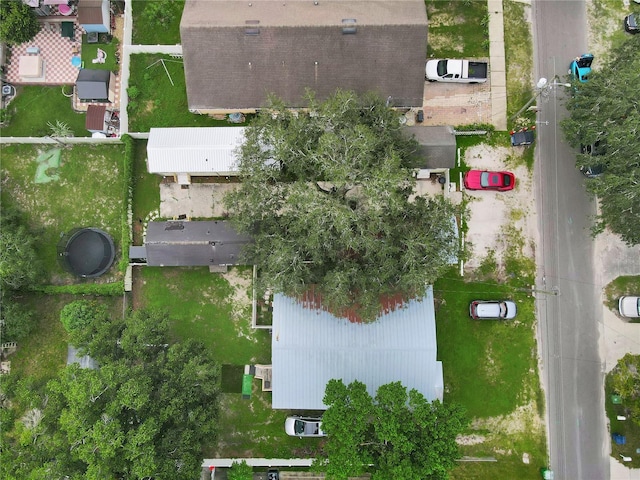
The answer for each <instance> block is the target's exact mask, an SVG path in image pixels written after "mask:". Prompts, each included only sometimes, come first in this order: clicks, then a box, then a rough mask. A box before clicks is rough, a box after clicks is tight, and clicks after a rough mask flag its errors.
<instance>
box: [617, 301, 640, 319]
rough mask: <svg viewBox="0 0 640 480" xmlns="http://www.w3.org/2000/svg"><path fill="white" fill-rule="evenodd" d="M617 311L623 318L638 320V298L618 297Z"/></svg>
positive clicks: (639, 308)
mask: <svg viewBox="0 0 640 480" xmlns="http://www.w3.org/2000/svg"><path fill="white" fill-rule="evenodd" d="M618 311H619V312H620V315H622V316H623V317H627V318H640V297H620V300H618Z"/></svg>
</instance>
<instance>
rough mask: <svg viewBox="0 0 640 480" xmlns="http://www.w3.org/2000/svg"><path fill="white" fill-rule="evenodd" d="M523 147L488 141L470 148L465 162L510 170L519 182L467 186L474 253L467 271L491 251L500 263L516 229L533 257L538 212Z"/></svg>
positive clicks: (527, 253) (474, 166)
mask: <svg viewBox="0 0 640 480" xmlns="http://www.w3.org/2000/svg"><path fill="white" fill-rule="evenodd" d="M523 148H524V147H516V148H510V147H491V146H488V145H485V144H482V145H476V146H474V147H471V148H468V149H467V150H466V153H465V162H466V163H467V165H468V166H469V167H470V168H472V169H477V170H497V171H501V170H508V171H510V172H513V173H514V174H515V176H516V186H515V188H514V189H513V190H511V191H508V192H494V191H471V190H465V198H466V199H467V201H469V211H470V216H469V221H468V228H469V230H468V232H467V236H466V239H467V242H468V244H467V247H468V248H469V251H470V253H471V255H470V259H469V261H468V262H467V263H466V265H465V272H471V271H472V270H473V269H475V268H477V267H479V266H480V264H481V263H482V261H483V259H485V258H486V257H487V255H489V254H490V253H491V252H493V253H494V254H495V258H496V261H497V262H498V264H500V261H501V259H502V258H503V257H504V255H503V254H504V252H505V249H506V248H507V247H508V246H509V244H508V235H510V232H513V231H514V229H515V231H517V232H520V233H521V235H522V237H524V239H525V242H524V243H525V250H524V251H523V252H522V254H523V255H525V256H526V257H528V258H532V259H533V258H534V255H535V245H536V243H537V241H538V229H537V212H536V202H535V195H534V190H533V180H532V172H530V171H529V170H528V169H527V167H526V166H525V165H524V162H522V161H521V160H520V157H521V155H522V152H523Z"/></svg>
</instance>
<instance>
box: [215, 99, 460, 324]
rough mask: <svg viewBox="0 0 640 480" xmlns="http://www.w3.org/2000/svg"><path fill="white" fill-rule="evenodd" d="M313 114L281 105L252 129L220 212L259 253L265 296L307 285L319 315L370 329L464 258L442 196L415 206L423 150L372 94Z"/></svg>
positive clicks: (314, 105) (273, 105)
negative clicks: (392, 299)
mask: <svg viewBox="0 0 640 480" xmlns="http://www.w3.org/2000/svg"><path fill="white" fill-rule="evenodd" d="M308 104H309V108H308V110H307V111H296V112H294V111H290V110H288V109H287V108H285V106H284V104H283V103H282V102H281V101H280V100H278V99H275V98H271V99H270V100H269V105H268V108H265V109H264V110H262V111H261V112H260V113H259V114H258V116H257V117H256V118H255V119H254V121H253V123H252V124H251V126H250V127H248V128H247V130H246V134H245V135H246V141H245V143H244V144H243V146H242V147H241V149H240V151H239V157H240V161H239V169H240V173H241V175H242V184H241V185H240V187H239V188H238V190H236V191H235V192H233V193H231V194H229V195H228V196H227V197H226V199H225V203H226V205H227V207H228V209H229V211H230V214H231V219H232V221H233V222H234V223H235V225H236V228H237V229H238V230H240V231H241V232H243V233H247V234H250V235H251V236H252V237H253V239H254V243H253V244H251V245H249V246H248V247H247V248H246V250H245V254H246V256H247V257H248V260H250V261H251V262H253V263H255V264H256V265H258V268H259V270H260V275H259V285H258V287H259V288H260V289H262V290H264V289H271V290H273V291H275V292H282V293H285V294H287V295H290V296H300V295H302V294H303V293H304V292H306V291H307V290H308V289H309V288H310V287H311V286H314V288H315V289H316V291H317V292H319V293H320V294H321V295H322V298H323V304H324V305H325V306H327V307H329V308H331V310H332V311H333V313H335V314H337V315H339V316H344V312H345V311H346V310H347V309H356V310H357V311H358V312H359V314H360V316H361V317H362V318H364V319H367V320H372V319H374V318H376V317H377V316H378V315H379V313H380V300H381V297H384V296H391V295H397V294H401V295H402V296H405V297H415V296H420V295H422V294H424V291H425V288H426V285H427V284H429V283H432V282H433V281H434V280H435V279H437V278H438V276H440V275H441V274H442V272H443V271H444V269H445V268H447V267H448V265H449V262H450V260H451V259H452V258H457V256H458V255H460V247H459V242H458V238H457V236H456V229H455V225H454V218H455V216H456V215H458V214H461V213H462V212H461V210H460V208H459V207H456V206H454V205H452V204H451V203H450V202H449V201H448V200H446V199H445V198H444V197H443V196H438V197H437V198H430V197H424V196H419V197H416V196H415V195H414V186H415V179H414V177H413V170H412V167H413V166H414V162H415V157H414V155H415V151H416V146H417V144H416V142H415V141H413V140H412V139H409V138H408V137H407V136H406V134H405V133H404V132H403V131H402V130H401V125H400V121H399V117H400V114H399V113H397V112H395V111H394V110H392V109H390V108H388V107H387V106H386V105H385V103H384V102H383V101H382V100H381V99H380V98H378V97H376V96H374V95H366V96H363V97H358V96H356V95H355V94H354V93H351V92H343V91H338V92H337V93H336V94H335V95H334V96H333V97H331V98H329V99H328V100H326V101H324V102H319V101H317V100H316V99H315V98H314V96H313V95H312V94H308Z"/></svg>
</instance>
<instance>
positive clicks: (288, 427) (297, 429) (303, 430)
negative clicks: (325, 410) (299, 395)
mask: <svg viewBox="0 0 640 480" xmlns="http://www.w3.org/2000/svg"><path fill="white" fill-rule="evenodd" d="M284 431H285V432H286V433H287V435H291V436H292V437H326V436H327V434H326V433H324V432H323V431H322V419H321V418H311V417H297V416H293V417H287V419H286V420H285V422H284Z"/></svg>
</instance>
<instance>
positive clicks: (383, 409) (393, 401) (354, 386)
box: [314, 380, 468, 480]
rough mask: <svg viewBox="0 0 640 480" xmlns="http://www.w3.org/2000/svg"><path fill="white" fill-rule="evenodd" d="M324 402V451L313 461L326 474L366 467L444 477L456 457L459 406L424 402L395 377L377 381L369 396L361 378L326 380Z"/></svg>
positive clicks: (341, 475) (384, 479) (409, 478)
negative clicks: (353, 379) (344, 380)
mask: <svg viewBox="0 0 640 480" xmlns="http://www.w3.org/2000/svg"><path fill="white" fill-rule="evenodd" d="M324 403H325V405H327V406H328V408H327V411H326V412H325V413H324V415H323V417H322V429H323V430H324V431H325V432H326V433H327V441H326V445H325V448H324V453H325V457H324V458H319V459H317V460H316V461H315V464H314V466H315V468H316V469H319V470H324V471H326V473H327V477H328V478H329V479H337V480H346V479H347V478H348V477H351V476H358V475H362V474H363V473H365V472H367V471H369V472H371V474H372V477H371V478H372V480H388V479H390V478H402V479H404V480H426V479H430V480H436V479H446V478H447V477H448V471H449V470H450V469H451V468H452V467H453V465H454V464H455V460H456V459H457V458H459V457H460V454H459V452H458V445H457V444H456V436H457V435H458V434H459V433H461V432H462V431H463V430H464V428H466V426H467V425H468V420H467V419H466V418H465V417H464V411H463V410H462V408H461V407H459V406H457V405H454V404H446V405H445V404H442V403H440V402H439V401H437V400H435V401H433V402H429V401H427V400H426V399H425V397H424V396H423V395H422V394H421V393H419V392H418V391H417V390H415V389H412V390H410V391H409V392H407V389H406V388H405V387H404V386H402V385H401V384H400V382H394V383H389V384H387V385H383V386H381V387H380V388H379V389H378V392H377V393H376V396H375V398H372V397H371V396H370V395H369V393H368V392H367V390H366V387H365V385H364V384H363V383H361V382H358V381H355V382H353V383H351V384H349V386H346V385H345V384H344V383H343V382H342V380H331V381H329V383H328V384H327V388H326V392H325V397H324ZM369 466H371V467H369Z"/></svg>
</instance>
